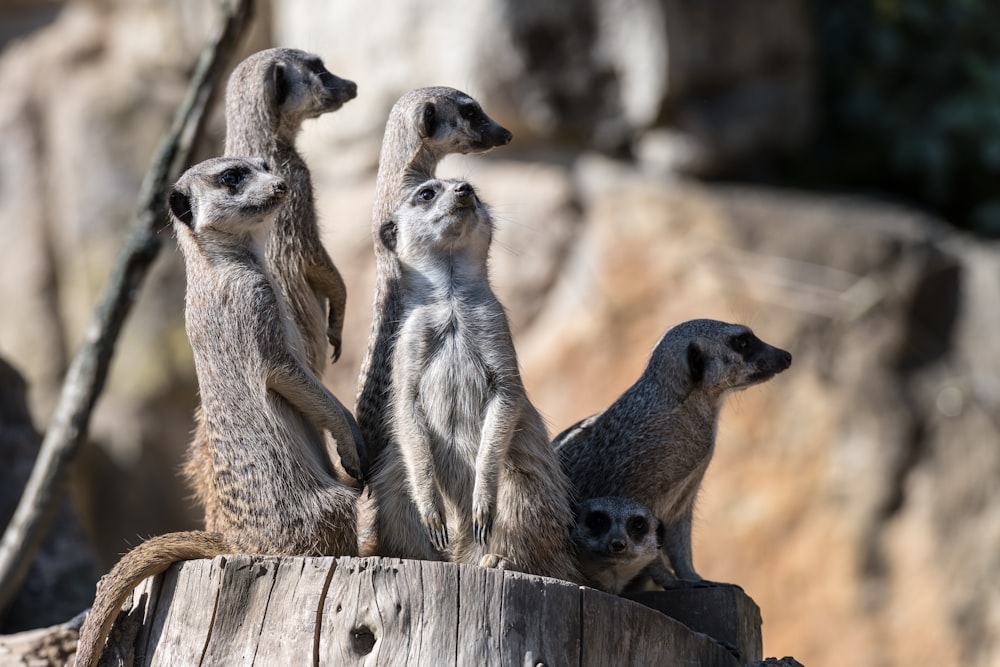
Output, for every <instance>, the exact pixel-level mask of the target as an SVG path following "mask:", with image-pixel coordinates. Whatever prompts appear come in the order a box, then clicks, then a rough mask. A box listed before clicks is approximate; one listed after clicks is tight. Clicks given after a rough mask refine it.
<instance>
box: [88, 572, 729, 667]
mask: <svg viewBox="0 0 1000 667" xmlns="http://www.w3.org/2000/svg"><path fill="white" fill-rule="evenodd" d="M155 582H156V583H154V582H153V581H150V580H147V582H145V583H144V585H143V592H137V593H136V595H134V596H133V607H132V608H131V609H130V611H128V612H123V615H122V616H120V617H119V620H118V623H116V628H117V625H118V624H122V623H125V624H126V625H127V619H129V618H131V619H133V620H132V622H133V623H134V622H135V621H136V620H138V621H139V622H140V623H141V624H142V627H141V629H139V630H138V631H130V632H120V633H118V634H116V635H115V639H114V641H115V642H116V643H125V644H129V646H118V645H116V646H113V647H111V646H109V650H108V651H106V653H108V654H113V655H116V656H126V655H134V657H135V662H134V664H136V665H143V666H146V665H167V664H170V665H222V664H224V665H260V666H263V665H286V664H287V665H331V666H333V665H336V666H338V667H339V666H351V665H366V666H373V665H435V666H437V665H442V666H446V665H454V666H456V667H458V666H459V665H462V666H465V665H477V666H478V665H530V666H531V667H536V666H537V665H548V666H556V665H560V666H561V665H581V666H591V665H592V666H594V667H598V666H600V667H604V666H606V665H648V664H663V665H685V664H690V665H705V666H708V667H736V666H737V665H739V664H741V663H740V661H738V660H737V659H736V658H735V657H734V656H733V655H732V654H731V653H730V652H729V651H727V650H726V648H725V647H724V646H722V645H721V644H720V643H718V642H716V641H715V640H713V639H711V638H710V637H708V636H706V635H704V634H701V633H698V632H695V631H693V630H691V629H690V628H688V627H687V626H685V625H684V624H682V623H680V622H678V621H676V620H674V619H672V618H668V617H667V616H664V615H663V614H661V613H659V612H657V611H654V610H653V609H650V608H648V607H645V606H643V605H640V604H638V603H636V602H633V601H631V600H626V599H624V598H620V597H615V596H611V595H606V594H604V593H600V592H598V591H595V590H592V589H590V588H586V587H580V586H575V585H573V584H569V583H567V582H563V581H558V580H555V579H547V578H544V577H536V576H531V575H525V574H522V573H519V572H510V571H502V570H494V569H486V568H479V567H474V566H469V565H456V564H453V563H439V562H426V561H410V560H399V559H392V558H346V557H345V558H269V557H251V556H220V557H218V558H216V559H214V560H213V561H188V562H185V563H180V564H177V565H175V566H174V567H172V568H171V569H170V570H168V572H167V573H166V574H165V575H162V576H161V577H159V578H156V579H155ZM143 605H145V607H143ZM140 607H141V608H140ZM118 659H119V658H116V660H118ZM108 664H129V663H121V662H114V663H108Z"/></svg>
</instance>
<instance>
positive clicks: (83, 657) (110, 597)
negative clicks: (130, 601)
mask: <svg viewBox="0 0 1000 667" xmlns="http://www.w3.org/2000/svg"><path fill="white" fill-rule="evenodd" d="M229 553H233V549H232V548H231V547H230V546H229V543H228V542H226V540H225V539H223V537H222V535H221V534H220V533H207V532H204V531H190V532H184V533H168V534H166V535H158V536H156V537H153V538H150V539H148V540H146V541H145V542H143V543H142V544H140V545H139V546H137V547H135V548H134V549H132V550H131V551H129V552H128V553H127V554H125V555H124V556H123V557H122V559H121V560H120V561H118V563H117V564H116V565H115V566H114V567H113V568H111V572H109V573H108V574H107V575H106V576H104V577H102V578H101V581H100V582H98V584H97V597H96V598H95V600H94V606H93V607H91V609H90V612H89V613H88V614H87V619H86V621H84V623H83V627H82V628H81V629H80V643H79V648H78V649H77V652H76V665H77V667H94V665H96V664H97V660H98V658H100V657H101V652H102V651H103V650H104V642H105V641H106V640H107V638H108V634H109V633H110V632H111V626H112V624H113V623H114V621H115V618H117V616H118V611H119V610H120V609H121V607H122V604H124V603H125V599H126V598H127V597H128V596H129V594H130V593H131V592H132V589H133V588H135V587H136V586H137V585H138V584H139V583H140V582H141V581H142V580H143V579H145V578H146V577H151V576H153V575H155V574H160V573H161V572H163V571H165V570H166V569H167V568H168V567H170V566H171V565H172V564H173V563H175V562H177V561H181V560H191V559H194V558H214V557H215V556H220V555H223V554H229Z"/></svg>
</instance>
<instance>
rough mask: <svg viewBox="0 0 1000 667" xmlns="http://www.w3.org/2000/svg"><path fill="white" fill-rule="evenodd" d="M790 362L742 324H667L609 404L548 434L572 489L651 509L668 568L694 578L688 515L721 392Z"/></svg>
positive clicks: (709, 451) (767, 376)
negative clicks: (632, 379)
mask: <svg viewBox="0 0 1000 667" xmlns="http://www.w3.org/2000/svg"><path fill="white" fill-rule="evenodd" d="M791 363H792V355H791V354H789V353H788V352H786V351H784V350H781V349H778V348H776V347H772V346H771V345H768V344H767V343H765V342H763V341H761V340H760V339H759V338H757V337H756V336H755V335H754V334H753V332H752V331H750V329H748V328H747V327H745V326H741V325H738V324H726V323H725V322H718V321H716V320H691V321H688V322H684V323H682V324H678V325H677V326H675V327H673V328H672V329H670V330H669V331H667V332H666V333H665V334H664V335H663V337H662V338H660V341H659V342H658V343H657V345H656V348H655V349H654V350H653V354H652V357H651V358H650V361H649V364H648V365H647V366H646V370H645V371H644V372H643V374H642V376H641V377H640V378H639V380H638V381H637V382H636V383H635V384H634V385H632V386H631V387H630V388H629V389H628V390H627V391H626V392H625V393H624V394H622V396H621V397H620V398H619V399H618V400H617V401H615V402H614V403H613V404H612V405H611V407H609V408H608V409H607V410H605V411H604V412H601V413H600V414H597V415H594V416H592V417H589V418H587V419H585V420H583V421H581V422H579V423H578V424H576V425H574V426H571V427H570V428H568V429H566V430H565V431H563V432H562V433H560V434H559V435H558V436H556V438H555V440H554V444H555V446H556V447H557V449H558V452H559V457H560V460H561V462H562V465H563V468H564V469H565V470H566V473H567V475H569V478H570V480H571V481H572V483H573V485H574V487H575V489H576V493H577V497H578V498H581V499H587V498H594V497H598V496H627V497H630V498H634V499H635V500H637V501H638V502H640V503H643V504H644V505H647V506H649V507H650V508H652V510H653V511H654V512H655V513H656V515H657V516H658V517H659V518H660V520H661V521H663V523H664V525H665V527H666V539H665V541H664V545H663V551H664V553H665V555H666V557H667V558H668V559H669V563H670V567H671V568H672V569H673V574H674V575H675V576H676V577H677V578H678V579H680V580H683V581H687V582H697V581H701V580H702V579H701V577H700V576H699V575H698V573H697V572H695V569H694V566H693V564H692V562H691V516H692V512H693V509H694V502H695V497H696V496H697V494H698V488H699V487H700V486H701V480H702V477H703V476H704V475H705V470H706V469H707V468H708V464H709V461H711V459H712V453H713V451H714V449H715V433H716V424H717V421H718V417H719V410H720V409H721V407H722V403H723V400H724V399H725V397H726V395H727V394H728V393H729V392H730V391H734V390H738V389H744V388H746V387H749V386H751V385H754V384H757V383H759V382H764V381H765V380H769V379H770V378H772V377H773V376H774V375H775V374H777V373H780V372H781V371H783V370H785V369H786V368H788V367H789V365H791ZM659 583H664V582H659ZM673 583H674V584H678V583H679V582H676V581H674V582H673Z"/></svg>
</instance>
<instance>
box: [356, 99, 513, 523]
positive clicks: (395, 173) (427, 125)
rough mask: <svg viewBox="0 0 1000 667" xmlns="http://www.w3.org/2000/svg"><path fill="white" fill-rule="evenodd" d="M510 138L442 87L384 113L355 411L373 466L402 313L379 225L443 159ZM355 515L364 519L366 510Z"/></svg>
mask: <svg viewBox="0 0 1000 667" xmlns="http://www.w3.org/2000/svg"><path fill="white" fill-rule="evenodd" d="M511 136H512V135H511V133H510V132H509V131H508V130H506V129H505V128H503V127H501V126H500V125H498V124H497V123H496V122H495V121H494V120H493V119H492V118H490V117H489V116H487V115H486V114H485V113H484V112H483V110H482V107H480V105H479V103H478V102H476V100H474V99H473V98H471V97H469V96H468V95H466V94H465V93H463V92H461V91H459V90H455V89H454V88H447V87H444V86H435V87H430V88H418V89H416V90H411V91H410V92H408V93H406V94H405V95H403V96H402V97H400V98H399V100H398V101H397V102H396V103H395V104H394V105H393V107H392V110H391V111H390V112H389V119H388V121H387V122H386V126H385V135H384V137H383V139H382V151H381V155H380V156H379V167H378V175H377V176H376V181H375V201H374V204H373V207H372V240H373V243H374V246H375V259H376V276H375V294H374V305H373V309H372V328H371V335H370V337H369V339H368V349H367V351H366V352H365V357H364V360H363V361H362V364H361V374H360V378H359V380H358V396H357V410H356V412H357V418H358V424H359V426H360V428H361V433H362V435H363V436H364V438H365V443H366V445H367V447H368V452H369V455H370V457H371V463H372V465H377V458H378V456H379V454H380V452H381V451H382V450H383V449H385V448H386V447H387V446H390V444H389V442H388V440H389V439H390V433H389V427H388V419H387V414H388V412H387V411H388V402H387V399H386V396H387V395H388V393H389V385H390V383H391V378H392V357H393V350H394V347H395V343H396V336H397V334H398V322H399V317H400V312H401V300H400V295H399V288H398V285H399V279H400V268H399V261H398V260H397V258H396V255H395V253H393V252H392V250H391V249H389V248H387V247H386V244H385V242H384V240H383V239H382V236H381V234H382V225H383V223H384V222H385V221H386V220H388V219H389V218H390V217H392V214H393V212H395V211H396V209H397V208H398V207H399V206H400V204H402V203H403V202H404V201H405V200H406V197H407V195H408V194H409V192H410V191H411V190H412V189H413V187H414V186H416V185H418V184H420V183H423V182H424V181H426V180H429V179H432V178H434V172H435V170H436V169H437V165H438V163H439V162H440V161H441V160H442V159H443V158H444V157H445V156H447V155H449V154H452V153H461V154H469V153H483V152H486V151H488V150H490V149H492V148H494V147H496V146H504V145H506V144H508V143H510V140H511ZM371 510H372V511H375V508H371ZM359 518H360V520H361V521H362V522H364V521H365V520H366V516H365V512H362V514H361V516H360V517H359ZM362 532H363V528H362Z"/></svg>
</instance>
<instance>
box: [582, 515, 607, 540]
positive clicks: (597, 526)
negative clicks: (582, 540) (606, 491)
mask: <svg viewBox="0 0 1000 667" xmlns="http://www.w3.org/2000/svg"><path fill="white" fill-rule="evenodd" d="M583 525H585V526H586V527H587V530H589V531H590V532H591V533H592V534H593V535H603V534H604V533H606V532H608V528H610V527H611V519H610V518H609V517H608V515H607V514H605V513H604V512H591V513H590V514H588V515H587V516H586V517H585V518H584V520H583Z"/></svg>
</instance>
